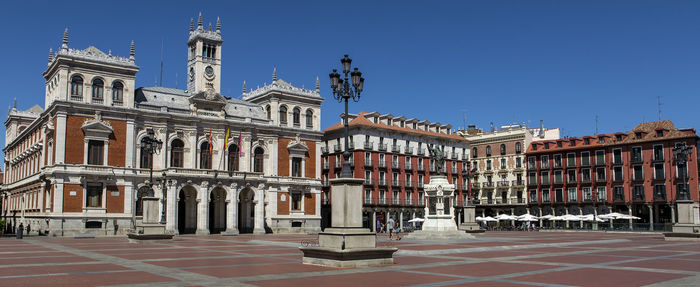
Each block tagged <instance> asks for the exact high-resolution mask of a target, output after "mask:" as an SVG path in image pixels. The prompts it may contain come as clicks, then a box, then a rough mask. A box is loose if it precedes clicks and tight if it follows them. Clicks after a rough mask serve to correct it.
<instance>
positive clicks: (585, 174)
mask: <svg viewBox="0 0 700 287" xmlns="http://www.w3.org/2000/svg"><path fill="white" fill-rule="evenodd" d="M581 181H582V182H591V169H589V168H584V169H581Z"/></svg>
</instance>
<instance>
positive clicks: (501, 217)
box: [496, 213, 516, 220]
mask: <svg viewBox="0 0 700 287" xmlns="http://www.w3.org/2000/svg"><path fill="white" fill-rule="evenodd" d="M496 219H498V220H515V219H516V218H515V216H512V215H508V214H505V213H503V214H499V215H498V216H496Z"/></svg>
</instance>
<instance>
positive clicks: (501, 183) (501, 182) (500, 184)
mask: <svg viewBox="0 0 700 287" xmlns="http://www.w3.org/2000/svg"><path fill="white" fill-rule="evenodd" d="M496 185H497V186H498V187H505V188H508V187H509V186H510V184H509V183H508V181H506V180H502V181H498V182H496Z"/></svg>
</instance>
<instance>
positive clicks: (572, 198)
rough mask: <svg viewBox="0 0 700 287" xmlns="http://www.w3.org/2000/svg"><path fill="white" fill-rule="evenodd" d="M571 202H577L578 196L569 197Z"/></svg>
mask: <svg viewBox="0 0 700 287" xmlns="http://www.w3.org/2000/svg"><path fill="white" fill-rule="evenodd" d="M569 202H577V200H576V197H569Z"/></svg>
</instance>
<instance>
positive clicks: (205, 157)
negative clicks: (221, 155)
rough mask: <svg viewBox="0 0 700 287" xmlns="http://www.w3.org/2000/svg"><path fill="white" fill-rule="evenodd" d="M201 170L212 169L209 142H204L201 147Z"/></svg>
mask: <svg viewBox="0 0 700 287" xmlns="http://www.w3.org/2000/svg"><path fill="white" fill-rule="evenodd" d="M199 168H201V169H211V150H210V149H209V142H203V143H202V145H201V146H199Z"/></svg>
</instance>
